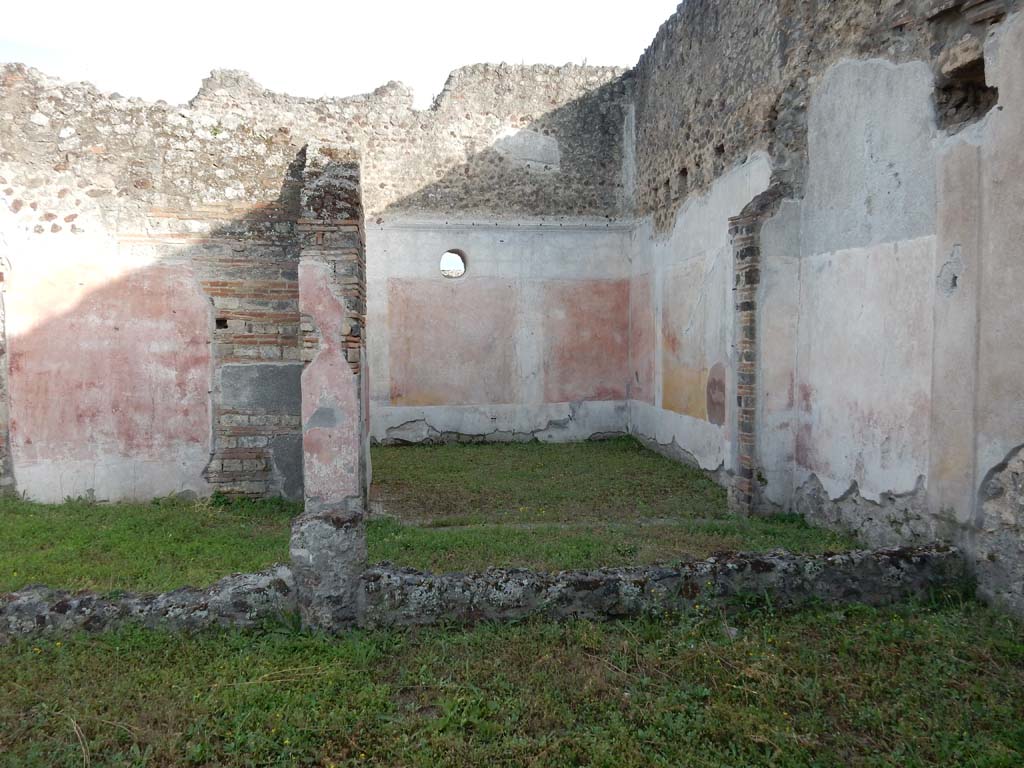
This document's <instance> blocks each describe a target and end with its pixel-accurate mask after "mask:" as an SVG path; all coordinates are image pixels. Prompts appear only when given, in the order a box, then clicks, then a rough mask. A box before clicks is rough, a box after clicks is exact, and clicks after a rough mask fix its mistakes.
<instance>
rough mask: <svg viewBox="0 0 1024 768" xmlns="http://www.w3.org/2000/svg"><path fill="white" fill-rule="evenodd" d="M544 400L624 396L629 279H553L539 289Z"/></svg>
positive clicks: (607, 398) (621, 397)
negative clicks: (570, 280)
mask: <svg viewBox="0 0 1024 768" xmlns="http://www.w3.org/2000/svg"><path fill="white" fill-rule="evenodd" d="M543 297H544V298H543V301H544V305H543V316H544V339H545V342H546V348H545V350H544V400H545V402H548V403H564V402H571V401H574V400H623V399H625V397H626V376H625V375H624V372H625V371H627V370H628V369H629V360H628V353H629V345H628V334H629V325H628V323H629V320H628V318H629V281H628V280H580V281H572V282H552V283H549V284H547V285H546V286H545V287H544V291H543Z"/></svg>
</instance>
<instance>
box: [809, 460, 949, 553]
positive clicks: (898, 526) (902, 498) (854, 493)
mask: <svg viewBox="0 0 1024 768" xmlns="http://www.w3.org/2000/svg"><path fill="white" fill-rule="evenodd" d="M793 508H794V510H795V511H796V512H798V513H799V514H800V515H801V516H802V517H803V518H804V519H806V520H808V521H809V522H811V523H814V524H815V525H820V526H822V527H823V528H828V529H829V530H832V531H842V532H852V533H854V534H856V536H857V537H858V539H860V541H863V542H864V543H865V544H867V545H869V546H873V547H897V546H903V545H907V544H911V545H919V544H924V543H926V542H930V541H934V540H935V539H936V537H937V536H936V534H937V532H936V522H935V518H934V517H933V516H932V515H931V514H930V513H929V511H928V500H927V497H926V494H925V489H924V481H923V478H922V479H921V480H919V481H918V485H917V488H915V489H914V490H913V491H912V492H910V493H883V494H881V495H880V496H879V498H878V500H877V501H873V500H871V499H866V498H864V497H863V496H862V495H861V493H860V491H859V489H858V488H857V484H856V483H854V484H853V485H852V486H851V487H850V489H849V490H848V491H847V492H846V493H844V494H842V495H841V496H839V497H838V498H835V499H832V498H830V497H829V494H828V493H827V492H826V491H825V488H824V487H823V486H822V484H821V481H820V480H819V479H818V477H817V476H816V475H815V476H812V477H811V479H810V480H808V481H807V482H806V483H804V484H803V485H802V486H800V488H798V489H797V490H796V492H795V494H794V499H793Z"/></svg>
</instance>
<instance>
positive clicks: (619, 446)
mask: <svg viewBox="0 0 1024 768" xmlns="http://www.w3.org/2000/svg"><path fill="white" fill-rule="evenodd" d="M373 468H374V469H373V471H374V487H373V491H372V498H373V499H374V501H375V502H376V504H377V505H379V506H382V507H383V509H384V514H385V515H386V517H385V519H380V520H374V521H371V523H370V529H369V547H370V556H371V559H372V560H391V561H392V562H396V563H399V564H401V565H405V566H410V567H413V568H419V569H421V570H428V571H470V570H480V569H483V568H486V567H488V566H489V565H494V566H506V567H523V568H535V569H539V570H561V569H570V568H573V569H577V568H595V567H600V566H620V565H630V564H649V563H656V562H665V563H671V562H675V561H679V560H687V559H693V558H700V557H706V556H708V555H710V554H712V553H714V552H723V551H736V550H768V549H775V548H784V549H789V550H791V551H794V552H813V553H817V552H824V551H829V550H844V549H849V548H851V547H852V546H854V543H855V542H854V541H853V540H852V539H851V538H849V537H847V536H843V535H840V534H835V533H831V532H828V531H823V530H821V529H814V528H811V527H809V526H808V525H807V524H806V523H804V522H803V521H802V520H800V519H798V518H794V517H774V518H768V519H756V520H740V519H737V518H736V517H733V516H731V515H730V514H729V513H728V511H727V509H726V498H725V491H724V490H723V489H722V488H721V487H720V486H718V485H717V484H716V483H714V482H713V481H712V480H711V479H710V478H709V477H708V476H707V474H705V473H703V472H701V471H699V470H696V469H693V468H691V467H686V466H682V465H680V464H679V463H677V462H674V461H671V460H669V459H666V458H665V457H663V456H660V455H658V454H656V453H654V452H653V451H650V450H648V449H647V448H645V447H644V446H642V445H641V444H640V443H638V442H637V441H635V440H633V439H632V438H628V437H627V438H618V439H615V440H606V441H601V442H587V443H571V444H550V443H548V444H545V443H526V444H490V445H459V444H453V445H439V446H401V447H377V448H374V450H373Z"/></svg>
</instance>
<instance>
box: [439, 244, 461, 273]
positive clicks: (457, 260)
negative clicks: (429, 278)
mask: <svg viewBox="0 0 1024 768" xmlns="http://www.w3.org/2000/svg"><path fill="white" fill-rule="evenodd" d="M441 274H442V275H444V276H445V277H450V278H453V279H454V278H458V277H462V276H463V275H464V274H466V254H465V253H463V252H462V251H460V250H458V249H456V248H453V249H452V250H450V251H445V252H444V253H442V254H441Z"/></svg>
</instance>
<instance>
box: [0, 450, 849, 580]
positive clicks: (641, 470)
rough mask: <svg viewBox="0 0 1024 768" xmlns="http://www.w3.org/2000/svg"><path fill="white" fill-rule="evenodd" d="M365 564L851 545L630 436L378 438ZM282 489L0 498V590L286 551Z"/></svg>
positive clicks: (244, 566) (662, 556) (612, 557)
mask: <svg viewBox="0 0 1024 768" xmlns="http://www.w3.org/2000/svg"><path fill="white" fill-rule="evenodd" d="M373 462H374V476H375V484H374V490H373V496H374V498H375V500H376V504H375V506H381V505H382V506H383V507H384V510H385V513H384V514H385V516H384V517H380V518H378V519H373V520H371V521H370V523H369V531H368V535H369V549H370V560H371V562H379V561H381V560H390V561H392V562H395V563H398V564H400V565H405V566H410V567H414V568H420V569H423V570H431V571H471V570H482V569H485V568H487V567H488V566H492V565H493V566H504V567H525V568H537V569H543V570H562V569H569V568H594V567H599V566H617V565H629V564H647V563H654V562H665V563H672V562H676V561H679V560H685V559H692V558H695V557H706V556H707V555H709V554H711V553H713V552H723V551H735V550H767V549H774V548H784V549H789V550H792V551H795V552H822V551H828V550H843V549H849V548H850V547H852V546H853V544H854V542H853V541H852V540H851V539H850V538H849V537H846V536H842V535H839V534H834V533H830V532H828V531H823V530H819V529H814V528H810V527H809V526H807V525H806V524H805V523H803V522H802V521H801V520H799V519H796V518H792V517H777V518H770V519H757V520H739V519H736V518H735V517H731V516H730V515H728V514H727V512H726V509H725V494H724V492H723V491H722V489H721V488H720V487H718V486H717V485H715V484H714V483H713V482H712V481H711V480H709V479H708V478H707V477H706V476H705V475H704V474H703V473H701V472H698V471H697V470H694V469H691V468H689V467H684V466H681V465H679V464H677V463H675V462H673V461H669V460H668V459H665V458H663V457H662V456H659V455H657V454H656V453H653V452H651V451H649V450H647V449H646V448H644V447H643V446H641V445H640V444H639V443H636V442H635V441H633V440H631V439H628V438H626V439H620V440H610V441H607V442H600V443H579V444H572V445H545V444H540V443H530V444H526V445H470V446H466V445H446V446H436V447H402V448H391V447H388V448H375V449H374V451H373ZM299 510H300V506H299V505H298V504H291V503H288V502H284V501H280V500H270V501H249V500H234V501H232V500H229V499H225V498H216V497H215V498H214V499H209V500H201V501H197V502H189V501H184V500H180V499H158V500H156V501H153V502H150V503H142V504H97V503H93V502H89V501H84V500H74V501H68V502H67V503H65V504H60V505H45V504H33V503H29V502H26V501H22V500H18V499H3V500H0V530H2V531H3V534H4V535H3V536H2V537H0V591H7V590H15V589H19V588H21V587H24V586H26V585H27V584H40V583H42V584H47V585H49V586H55V587H62V588H67V589H93V590H97V591H100V592H110V591H114V590H138V591H161V590H168V589H175V588H177V587H180V586H184V585H186V584H188V585H192V586H206V585H208V584H212V583H213V582H214V581H216V580H217V579H218V578H220V577H222V576H225V575H227V574H229V573H234V572H251V571H258V570H262V569H263V568H266V567H267V566H269V565H271V564H273V563H275V562H283V561H286V560H287V558H288V536H289V532H290V525H289V523H290V520H291V519H292V517H294V516H295V515H296V514H298V512H299Z"/></svg>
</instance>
